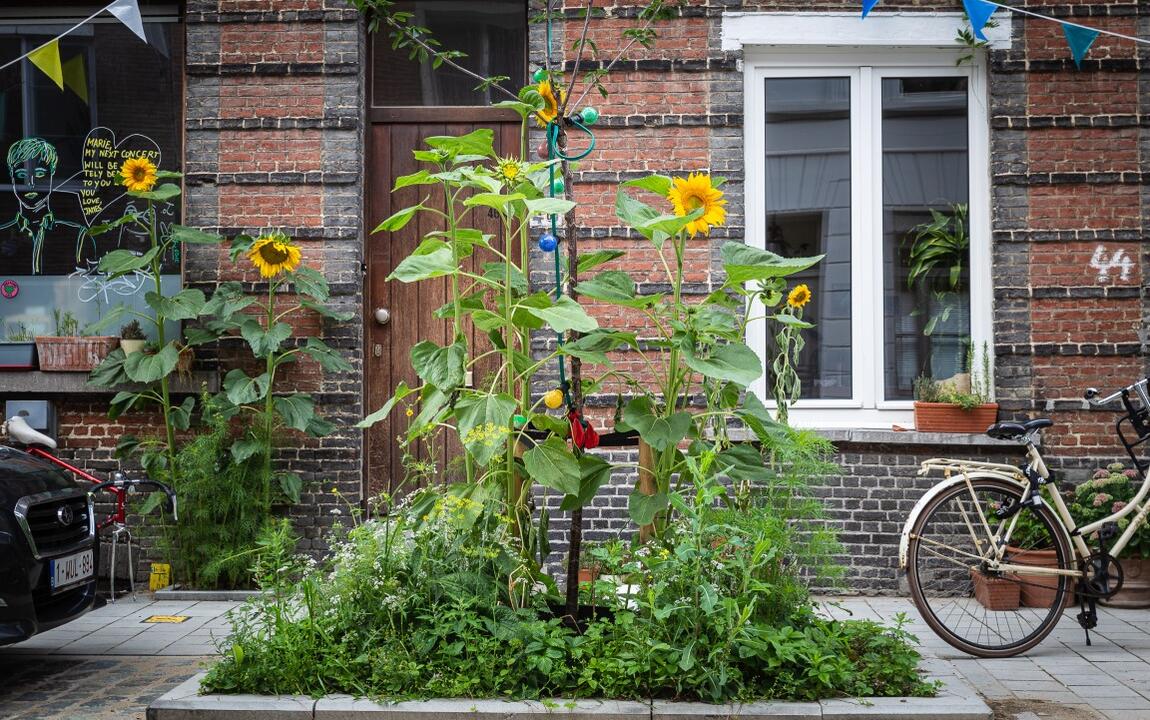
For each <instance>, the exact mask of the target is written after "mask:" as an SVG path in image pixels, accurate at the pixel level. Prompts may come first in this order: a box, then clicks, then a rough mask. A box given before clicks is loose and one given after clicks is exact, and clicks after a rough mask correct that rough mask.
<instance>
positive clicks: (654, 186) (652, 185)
mask: <svg viewBox="0 0 1150 720" xmlns="http://www.w3.org/2000/svg"><path fill="white" fill-rule="evenodd" d="M623 187H637V188H642V189H644V190H649V191H651V192H653V193H655V194H656V195H658V196H659V197H664V198H665V197H667V194H668V193H670V192H671V178H669V177H667V176H666V175H648V176H647V177H645V178H639V179H638V180H628V181H627V182H625V183H623Z"/></svg>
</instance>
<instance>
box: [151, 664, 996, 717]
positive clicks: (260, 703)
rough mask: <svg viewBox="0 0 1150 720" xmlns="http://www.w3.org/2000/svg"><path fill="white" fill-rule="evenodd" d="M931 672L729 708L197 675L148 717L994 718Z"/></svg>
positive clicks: (959, 683) (955, 684)
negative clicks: (915, 688) (327, 689)
mask: <svg viewBox="0 0 1150 720" xmlns="http://www.w3.org/2000/svg"><path fill="white" fill-rule="evenodd" d="M925 664H929V665H932V666H933V667H931V668H929V669H931V670H940V671H941V672H931V673H930V674H931V677H932V678H934V679H938V680H941V681H942V682H943V687H942V689H941V690H940V691H939V694H938V696H937V697H933V698H859V699H835V700H821V701H815V702H762V703H748V704H733V705H709V704H706V703H677V702H666V701H662V700H657V701H654V702H651V703H643V702H629V701H620V700H574V701H568V700H556V701H548V702H540V701H532V700H523V701H507V700H466V699H463V700H457V699H450V700H448V699H441V700H424V701H409V702H399V703H393V704H389V705H385V704H380V703H376V702H373V701H371V700H365V699H362V698H353V697H350V696H347V695H331V696H327V697H324V698H320V699H319V700H313V699H312V698H309V697H304V696H299V695H294V696H293V695H281V696H264V695H200V694H199V686H200V680H201V679H202V678H203V676H204V673H199V674H197V675H195V676H194V677H192V678H190V679H189V680H187V681H186V682H184V683H182V684H180V685H179V686H177V687H175V688H173V689H172V690H171V691H169V692H168V693H166V694H164V695H163V696H161V697H160V698H158V699H157V700H155V701H154V702H153V703H152V704H151V705H150V706H148V714H147V718H148V720H279V719H280V718H282V719H283V720H433V718H434V720H526V719H527V718H529V717H530V718H534V717H538V716H541V715H559V716H563V717H565V718H568V719H569V720H728V719H730V718H739V719H740V720H766V719H767V718H770V719H771V720H813V719H815V718H819V719H821V720H926V719H927V718H937V719H938V720H991V718H992V717H993V714H992V712H991V710H990V708H989V707H987V705H986V703H984V702H983V701H982V699H981V698H980V697H979V696H978V694H977V693H976V692H975V691H974V688H972V687H971V686H970V685H969V684H967V683H966V682H965V681H963V680H962V679H961V678H959V677H958V676H957V675H954V674H952V673H953V671H949V670H948V666H947V664H945V663H939V664H935V663H924V665H925Z"/></svg>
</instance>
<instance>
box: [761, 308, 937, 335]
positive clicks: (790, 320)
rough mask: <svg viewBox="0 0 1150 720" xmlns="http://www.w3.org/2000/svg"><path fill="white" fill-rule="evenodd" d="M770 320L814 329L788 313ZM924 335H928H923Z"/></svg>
mask: <svg viewBox="0 0 1150 720" xmlns="http://www.w3.org/2000/svg"><path fill="white" fill-rule="evenodd" d="M771 319H772V320H774V321H775V322H777V323H780V324H782V325H790V326H791V327H796V328H799V329H800V330H805V329H807V328H813V327H814V325H812V324H811V323H809V322H807V321H806V320H800V319H799V318H797V317H795V316H794V315H791V314H790V313H785V312H782V313H777V314H775V315H772V316H771ZM925 334H926V335H929V334H930V333H925Z"/></svg>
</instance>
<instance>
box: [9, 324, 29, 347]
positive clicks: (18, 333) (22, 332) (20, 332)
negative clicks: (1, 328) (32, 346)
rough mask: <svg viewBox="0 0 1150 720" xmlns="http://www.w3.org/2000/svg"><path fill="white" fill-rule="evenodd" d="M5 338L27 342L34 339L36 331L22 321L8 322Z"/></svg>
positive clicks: (14, 341) (16, 341) (12, 341)
mask: <svg viewBox="0 0 1150 720" xmlns="http://www.w3.org/2000/svg"><path fill="white" fill-rule="evenodd" d="M7 338H8V342H11V343H28V342H32V341H33V340H35V339H36V333H34V332H32V330H30V329H29V328H28V326H27V325H25V324H24V323H22V322H18V323H8V335H7Z"/></svg>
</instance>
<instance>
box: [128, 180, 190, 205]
mask: <svg viewBox="0 0 1150 720" xmlns="http://www.w3.org/2000/svg"><path fill="white" fill-rule="evenodd" d="M128 195H131V196H132V197H138V198H141V199H143V200H152V201H154V202H165V201H167V200H171V199H172V198H175V197H179V196H180V186H179V185H173V184H172V183H164V184H163V185H160V186H159V187H157V188H155V189H154V190H149V191H148V192H130V191H129V192H128Z"/></svg>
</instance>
